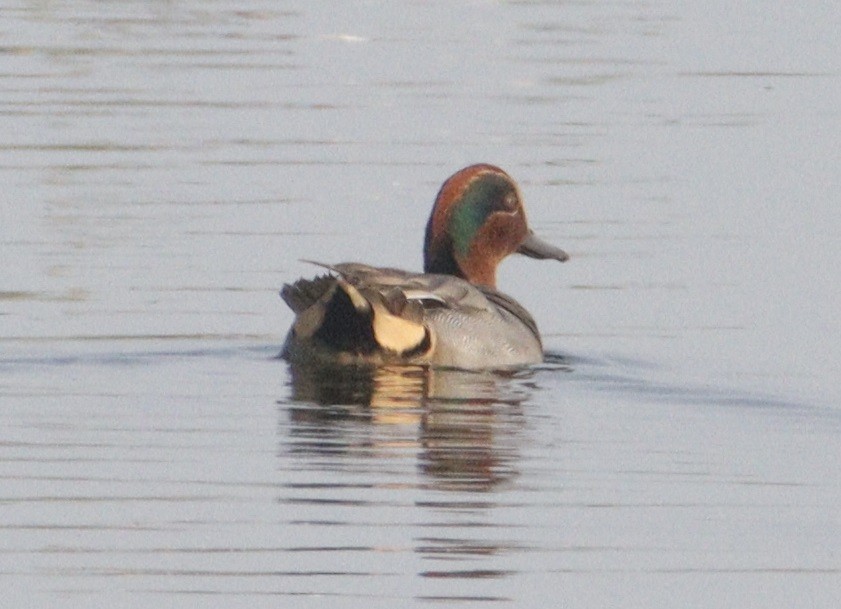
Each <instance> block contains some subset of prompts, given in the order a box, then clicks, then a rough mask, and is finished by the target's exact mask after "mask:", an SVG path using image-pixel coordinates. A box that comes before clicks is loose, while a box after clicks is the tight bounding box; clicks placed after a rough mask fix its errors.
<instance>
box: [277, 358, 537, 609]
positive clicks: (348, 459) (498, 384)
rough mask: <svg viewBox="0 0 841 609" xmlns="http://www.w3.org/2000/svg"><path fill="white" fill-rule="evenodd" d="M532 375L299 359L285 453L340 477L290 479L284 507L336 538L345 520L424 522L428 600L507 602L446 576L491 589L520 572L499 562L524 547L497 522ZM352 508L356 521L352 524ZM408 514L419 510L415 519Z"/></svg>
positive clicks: (416, 540)
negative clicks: (493, 530)
mask: <svg viewBox="0 0 841 609" xmlns="http://www.w3.org/2000/svg"><path fill="white" fill-rule="evenodd" d="M532 377H533V372H532V371H518V372H495V373H477V372H466V371H460V370H434V369H429V368H424V367H418V366H393V367H382V368H361V367H336V368H331V369H325V368H321V367H319V368H311V367H302V366H300V365H292V366H291V380H292V382H291V386H292V396H291V397H292V401H291V403H290V404H289V405H288V406H286V407H285V408H284V411H287V410H286V409H287V408H288V413H289V423H288V427H289V428H288V429H285V430H283V431H282V432H281V434H280V436H281V438H282V440H281V441H282V442H284V443H286V446H283V447H282V448H281V454H282V455H283V456H285V457H286V458H290V457H291V458H292V459H294V460H296V461H297V462H298V465H299V467H303V468H305V469H307V470H311V469H313V468H315V469H318V470H319V471H318V473H315V474H313V476H314V477H316V478H317V479H321V480H325V479H329V480H331V481H332V483H330V482H327V483H321V484H319V485H318V486H317V487H314V486H313V485H312V484H311V483H310V482H308V478H307V477H304V478H303V481H302V482H300V483H294V482H293V483H291V484H287V485H284V486H285V490H284V496H283V497H282V498H280V502H281V503H282V504H287V505H290V504H291V505H294V506H295V507H296V509H299V508H300V507H302V506H303V507H305V509H306V510H307V511H306V516H305V517H304V519H303V520H300V521H298V522H297V523H296V524H298V525H301V526H307V527H314V528H315V529H317V530H321V531H324V534H325V535H326V536H327V538H328V539H330V540H334V539H335V536H336V527H337V526H339V525H349V526H350V528H351V529H354V530H356V529H358V527H360V526H366V527H370V526H371V524H370V522H369V521H368V520H367V519H368V518H371V517H372V516H368V517H366V516H365V515H364V514H366V513H367V514H374V516H373V518H375V519H376V522H377V525H378V526H382V525H385V526H386V527H398V528H401V529H404V530H406V529H408V530H411V529H412V528H414V527H419V530H417V531H416V533H415V534H414V535H413V539H412V550H413V551H414V553H415V555H416V556H418V557H419V558H420V559H422V560H421V562H420V563H419V564H418V566H417V574H418V576H420V577H422V578H423V579H424V580H425V581H430V582H436V583H432V584H430V585H431V586H433V588H435V589H436V591H438V592H440V594H434V595H432V596H430V597H426V596H421V597H419V598H423V599H425V600H431V599H433V598H434V599H435V600H446V599H449V600H461V601H464V600H470V601H486V600H504V599H503V598H500V597H496V596H487V595H486V594H484V593H483V592H480V591H479V590H478V589H477V590H471V591H466V590H465V591H463V592H462V593H460V594H454V590H453V589H452V587H451V585H450V584H447V583H446V582H447V581H451V580H452V579H454V578H455V579H457V580H460V581H462V582H466V581H468V580H470V581H474V582H476V583H475V584H471V585H475V586H481V585H482V584H481V583H480V582H486V581H487V580H488V579H495V578H505V577H507V576H508V575H510V574H511V573H510V572H509V571H508V570H506V569H504V568H497V567H499V564H500V563H499V561H504V556H506V555H508V554H509V553H510V552H512V551H516V550H517V547H516V546H517V544H516V543H513V542H512V541H511V540H510V539H507V538H506V537H505V536H503V537H502V538H499V539H489V538H488V534H489V528H488V527H489V526H492V523H494V522H496V521H498V518H499V516H498V514H497V508H498V507H499V506H502V505H505V504H506V502H507V501H509V498H508V496H507V493H506V491H507V490H509V489H510V488H511V487H512V484H511V483H512V482H513V481H515V480H516V479H517V478H518V477H519V476H520V465H519V461H520V449H521V446H522V444H523V430H524V420H525V419H524V416H523V404H524V402H527V401H528V400H529V399H530V397H531V394H532V389H533V385H532ZM281 426H282V427H284V426H286V423H284V422H282V423H281ZM360 474H361V475H360ZM398 489H399V490H398ZM396 490H398V492H397V493H396V494H395V491H396ZM378 497H379V500H378ZM395 499H396V500H397V503H396V504H395V503H393V502H394V501H395ZM389 502H391V503H389ZM327 506H329V508H330V509H323V508H325V507H327ZM388 508H396V510H395V512H393V514H392V516H391V518H390V519H388V520H387V521H386V522H385V523H384V522H382V521H381V520H379V519H380V518H382V515H381V514H382V512H383V510H387V509H388ZM345 510H348V511H347V512H345ZM345 513H346V514H347V516H346V517H347V518H350V519H351V520H350V521H346V520H342V519H341V518H342V517H341V514H345ZM404 514H414V516H413V517H412V520H411V521H404V520H403V518H404V517H405V516H404ZM418 514H422V516H420V520H418ZM360 517H361V518H362V519H363V521H362V522H357V521H356V519H358V518H360ZM325 526H327V527H328V528H327V529H324V528H323V527H325ZM330 543H331V544H332V543H335V542H334V541H330ZM405 549H406V550H408V549H409V548H405ZM369 551H372V552H375V551H377V548H374V547H372V548H369ZM439 587H440V590H438V589H439Z"/></svg>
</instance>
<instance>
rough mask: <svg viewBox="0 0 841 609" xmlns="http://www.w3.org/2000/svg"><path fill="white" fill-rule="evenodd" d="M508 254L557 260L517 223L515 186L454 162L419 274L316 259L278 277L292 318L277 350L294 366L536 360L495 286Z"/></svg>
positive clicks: (483, 168)
mask: <svg viewBox="0 0 841 609" xmlns="http://www.w3.org/2000/svg"><path fill="white" fill-rule="evenodd" d="M513 253H519V254H523V255H525V256H528V257H531V258H536V259H542V260H557V261H559V262H565V261H566V260H568V259H569V255H568V254H567V253H566V252H565V251H564V250H562V249H560V248H558V247H555V246H553V245H551V244H549V243H547V242H545V241H543V240H542V239H540V238H538V237H537V236H536V235H535V234H534V232H533V231H532V230H531V229H530V228H529V226H528V223H527V222H526V213H525V209H524V206H523V199H522V196H521V194H520V189H519V188H518V187H517V184H516V183H515V182H514V180H513V179H512V178H511V176H509V175H508V174H507V173H506V172H505V171H503V170H502V169H500V168H499V167H497V166H495V165H491V164H488V163H479V164H475V165H470V166H469V167H465V168H463V169H460V170H459V171H457V172H456V173H454V174H453V175H451V176H450V177H449V178H447V180H446V181H445V182H444V183H443V185H442V186H441V188H440V190H439V191H438V195H437V196H436V198H435V203H434V205H433V207H432V212H431V214H430V216H429V220H428V222H427V225H426V232H425V238H424V245H423V259H424V265H423V273H415V272H410V271H405V270H401V269H395V268H383V267H375V266H369V265H366V264H362V263H358V262H343V263H338V264H325V263H320V262H313V261H305V262H312V263H313V264H316V265H318V266H321V267H322V268H324V269H326V272H325V273H324V274H321V275H318V276H316V277H314V278H312V279H305V278H302V279H298V280H297V281H295V282H293V283H289V284H285V285H284V286H283V288H282V290H281V292H280V295H281V297H282V298H283V300H284V301H285V302H286V304H287V305H288V306H289V308H290V309H292V311H293V313H294V314H295V319H294V321H293V322H292V327H291V328H290V330H289V332H288V334H287V337H286V340H285V342H284V345H283V350H282V352H281V357H283V358H284V359H286V360H287V361H289V362H291V363H298V364H316V365H320V364H340V365H346V364H347V365H369V366H382V365H395V364H406V365H420V366H428V367H429V366H431V367H435V368H458V369H464V370H481V369H509V368H517V367H525V366H528V365H533V364H537V363H540V362H541V361H542V360H543V343H542V340H541V337H540V333H539V331H538V328H537V324H536V323H535V321H534V318H533V317H532V316H531V314H530V313H529V312H528V311H527V310H526V309H525V308H524V307H523V306H522V305H520V304H519V303H518V302H517V301H516V300H514V299H513V298H512V297H511V296H508V295H506V294H504V293H502V292H500V291H498V290H497V287H496V271H497V267H498V265H499V263H500V262H501V261H502V260H503V259H504V258H505V257H507V256H508V255H510V254H513Z"/></svg>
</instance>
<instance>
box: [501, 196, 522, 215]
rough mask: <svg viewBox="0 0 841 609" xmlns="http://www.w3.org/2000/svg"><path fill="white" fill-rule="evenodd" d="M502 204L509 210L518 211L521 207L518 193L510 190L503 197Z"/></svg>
mask: <svg viewBox="0 0 841 609" xmlns="http://www.w3.org/2000/svg"><path fill="white" fill-rule="evenodd" d="M502 206H503V207H504V208H505V209H506V210H507V211H517V208H518V207H519V203H518V201H517V195H516V194H515V193H513V192H509V193H508V194H506V195H505V196H504V197H503V198H502Z"/></svg>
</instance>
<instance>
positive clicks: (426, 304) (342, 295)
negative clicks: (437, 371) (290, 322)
mask: <svg viewBox="0 0 841 609" xmlns="http://www.w3.org/2000/svg"><path fill="white" fill-rule="evenodd" d="M324 266H326V267H327V268H329V269H330V270H332V271H334V272H335V273H337V274H338V277H331V276H322V277H319V278H317V279H314V280H299V281H297V282H296V283H294V284H292V285H288V286H285V287H284V290H283V292H282V295H283V297H284V299H285V300H286V301H287V303H288V304H289V305H290V307H291V308H292V309H293V310H294V311H295V312H296V314H297V316H298V317H297V319H296V323H295V325H294V326H293V329H292V330H291V331H290V335H289V337H288V339H287V344H286V348H285V354H286V356H287V357H295V356H296V355H300V354H304V355H308V356H309V355H312V354H317V355H318V356H319V357H322V358H323V357H327V358H330V357H333V356H335V359H336V361H350V362H359V363H366V362H367V363H374V364H378V363H384V362H403V363H415V364H432V365H436V366H451V367H457V368H500V367H509V366H519V365H526V364H532V363H537V362H540V361H541V360H542V357H543V352H542V345H541V342H540V336H539V334H538V332H537V327H536V325H535V323H534V320H533V319H532V317H531V315H529V313H528V312H527V311H526V310H525V309H524V308H523V307H522V306H520V305H519V304H518V303H517V302H516V301H514V300H513V299H511V298H510V297H508V296H506V295H504V294H502V293H500V292H497V291H496V290H492V289H489V288H484V287H480V286H475V285H473V284H471V283H469V282H467V281H464V280H462V279H460V278H457V277H453V276H450V275H436V274H417V273H408V272H406V271H401V270H398V269H390V268H378V267H372V266H368V265H363V264H356V263H343V264H337V265H324Z"/></svg>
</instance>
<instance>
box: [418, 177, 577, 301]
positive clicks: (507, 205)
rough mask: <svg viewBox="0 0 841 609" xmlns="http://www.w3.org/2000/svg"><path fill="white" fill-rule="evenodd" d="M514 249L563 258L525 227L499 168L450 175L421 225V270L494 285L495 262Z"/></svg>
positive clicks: (516, 194)
mask: <svg viewBox="0 0 841 609" xmlns="http://www.w3.org/2000/svg"><path fill="white" fill-rule="evenodd" d="M514 252H518V253H520V254H525V255H526V256H530V257H532V258H541V259H548V258H551V259H553V260H559V261H561V262H564V261H565V260H567V259H568V258H569V256H568V255H567V253H566V252H564V251H563V250H561V249H559V248H557V247H554V246H553V245H550V244H548V243H546V242H544V241H542V240H540V239H538V238H537V237H536V236H535V235H534V233H532V232H531V230H530V229H529V227H528V224H527V223H526V212H525V210H524V209H523V202H522V198H521V197H520V191H519V190H518V189H517V185H516V184H515V183H514V180H512V179H511V177H510V176H509V175H508V174H507V173H505V172H504V171H502V169H500V168H499V167H495V166H493V165H486V164H479V165H471V166H470V167H465V168H464V169H462V170H460V171H457V172H456V173H454V174H453V175H451V176H450V177H449V178H448V179H447V181H446V182H444V185H443V186H441V190H440V191H439V192H438V197H437V198H436V199H435V206H434V207H433V208H432V214H431V215H430V216H429V222H428V223H427V225H426V239H425V241H424V246H423V258H424V272H426V273H443V274H447V275H455V276H457V277H461V278H462V279H466V280H467V281H469V282H470V283H474V284H479V285H484V286H488V287H491V288H495V287H496V267H497V265H499V263H500V262H501V261H502V259H503V258H505V257H506V256H507V255H508V254H513V253H514Z"/></svg>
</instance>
